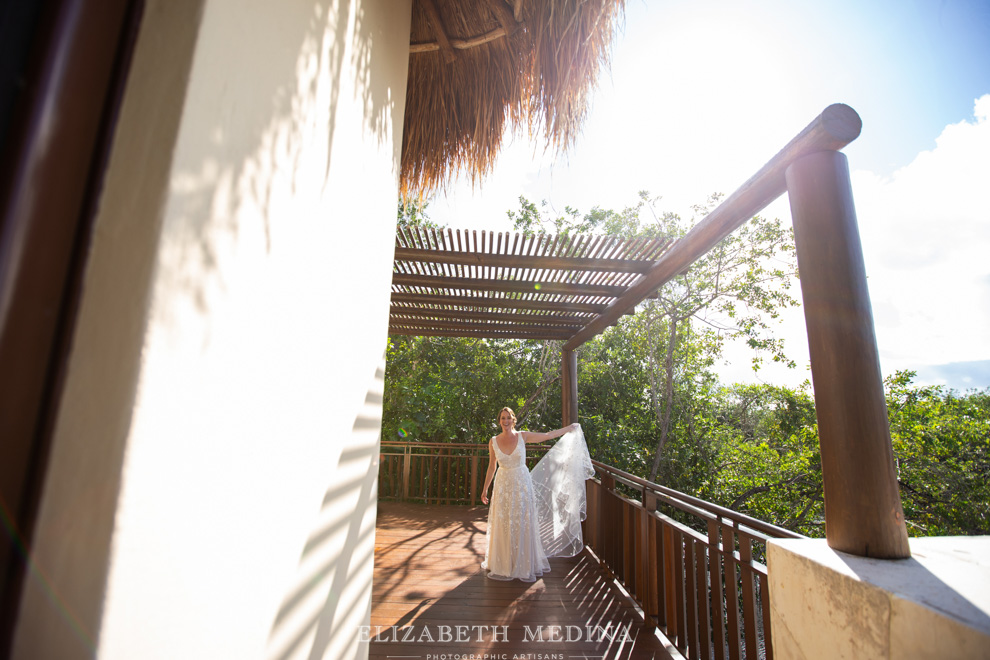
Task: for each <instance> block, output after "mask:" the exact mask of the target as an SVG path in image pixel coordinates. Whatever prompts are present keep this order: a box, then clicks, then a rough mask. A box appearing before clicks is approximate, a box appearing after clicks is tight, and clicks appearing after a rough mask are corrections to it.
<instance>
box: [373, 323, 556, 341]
mask: <svg viewBox="0 0 990 660" xmlns="http://www.w3.org/2000/svg"><path fill="white" fill-rule="evenodd" d="M388 334H390V335H405V336H409V337H485V338H488V339H566V338H568V337H570V333H560V332H550V331H546V332H515V331H513V332H505V331H501V332H497V331H494V330H444V329H435V330H434V329H430V328H417V327H412V328H410V327H404V326H389V329H388Z"/></svg>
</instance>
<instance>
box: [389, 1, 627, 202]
mask: <svg viewBox="0 0 990 660" xmlns="http://www.w3.org/2000/svg"><path fill="white" fill-rule="evenodd" d="M622 9H623V0H514V2H512V3H511V4H510V3H509V2H508V1H507V0H478V1H476V2H464V1H463V0H461V1H458V0H414V2H413V14H412V28H411V30H410V55H409V80H408V90H407V93H406V111H405V127H404V130H403V136H402V175H401V187H402V195H403V197H404V198H407V199H408V198H410V197H411V196H423V195H426V194H429V193H431V192H434V191H437V190H441V189H443V188H444V187H445V186H446V184H447V183H449V182H450V181H451V180H452V179H453V178H455V177H456V176H457V175H458V174H459V173H461V172H464V173H465V174H466V175H467V176H469V177H470V179H471V181H472V183H477V182H479V181H480V179H481V178H483V177H484V176H485V175H486V174H488V173H489V172H490V171H491V169H492V166H493V165H494V163H495V158H496V156H497V155H498V152H499V148H500V147H501V144H502V140H503V137H504V136H505V135H506V132H507V131H512V132H514V133H519V132H520V131H521V130H522V129H524V128H525V129H528V130H529V131H530V132H531V133H532V134H534V135H535V134H541V133H542V135H543V137H544V138H545V139H546V142H547V145H548V146H552V147H554V148H556V149H559V150H564V149H566V148H567V147H568V146H570V144H571V143H572V142H573V140H574V138H575V137H576V135H577V133H578V131H579V129H580V127H581V123H582V122H583V121H584V118H585V116H586V114H587V110H588V99H589V96H590V92H591V90H592V88H593V87H594V84H595V82H596V81H597V79H598V74H599V72H600V71H601V69H602V67H604V66H607V65H608V60H609V50H610V47H611V43H612V40H613V38H614V36H615V33H616V30H617V27H618V24H619V21H620V18H621V16H622Z"/></svg>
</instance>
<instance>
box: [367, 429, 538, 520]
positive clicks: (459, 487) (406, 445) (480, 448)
mask: <svg viewBox="0 0 990 660" xmlns="http://www.w3.org/2000/svg"><path fill="white" fill-rule="evenodd" d="M547 449H549V447H540V446H536V445H529V446H528V447H527V448H526V461H527V464H528V465H529V467H530V469H532V467H533V466H534V465H535V464H536V461H537V460H539V457H540V456H542V454H543V452H545V451H546V450H547ZM487 470H488V444H487V443H485V444H480V443H479V444H475V443H461V442H458V443H454V442H401V441H383V442H382V446H381V453H380V454H379V464H378V498H379V499H382V500H410V501H422V502H425V503H427V504H470V505H472V506H474V505H476V504H480V503H481V487H482V486H484V485H485V472H486V471H487Z"/></svg>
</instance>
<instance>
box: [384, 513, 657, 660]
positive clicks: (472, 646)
mask: <svg viewBox="0 0 990 660" xmlns="http://www.w3.org/2000/svg"><path fill="white" fill-rule="evenodd" d="M487 525H488V509H487V507H469V506H427V505H423V504H404V503H395V502H379V503H378V522H377V525H376V527H377V529H376V537H375V574H374V583H373V585H374V586H373V596H372V610H371V646H370V649H371V650H370V657H371V658H382V659H385V658H408V659H409V660H412V659H413V658H420V659H421V660H428V659H429V658H432V659H434V660H440V658H441V657H443V656H444V654H446V658H447V659H448V660H449V659H451V658H455V657H457V655H460V656H461V657H462V658H463V657H464V656H467V657H468V658H470V656H471V654H474V656H475V658H481V657H485V656H486V654H487V658H488V660H494V659H496V658H498V659H499V660H509V659H512V658H519V659H526V660H538V659H539V660H577V659H579V658H580V659H582V660H583V659H585V658H587V659H592V658H593V659H595V660H598V659H607V660H620V659H621V660H625V659H627V658H629V659H633V658H635V659H637V660H638V659H640V658H643V659H647V658H657V659H661V658H669V657H671V656H670V654H669V652H668V651H667V650H666V648H665V646H664V644H663V643H662V642H661V641H660V639H659V638H658V637H657V636H656V635H655V634H654V628H653V626H648V625H645V624H644V620H643V616H642V614H640V613H639V611H638V610H637V609H636V607H635V606H634V605H633V603H632V601H630V600H629V599H628V598H627V597H626V596H625V595H624V594H623V593H622V592H621V591H620V590H619V588H618V587H616V586H615V585H614V584H613V583H612V581H611V580H610V579H609V578H608V577H607V576H606V575H605V573H604V572H603V571H602V569H601V568H600V567H599V564H598V560H597V559H596V558H595V557H594V555H592V554H591V553H590V552H589V551H588V550H587V549H586V550H585V551H584V552H582V553H581V554H579V555H578V556H577V557H574V558H570V559H551V560H550V567H551V571H550V573H549V574H547V575H544V577H543V578H542V579H539V580H537V581H536V582H534V583H529V584H527V583H523V582H519V581H518V580H515V581H512V582H497V581H494V580H489V579H488V578H486V577H485V574H484V571H482V569H481V561H482V560H483V559H484V556H485V531H486V528H487ZM378 626H381V628H380V629H379V628H377V627H378ZM458 626H462V628H458ZM459 634H460V638H458V635H459ZM541 639H542V641H541Z"/></svg>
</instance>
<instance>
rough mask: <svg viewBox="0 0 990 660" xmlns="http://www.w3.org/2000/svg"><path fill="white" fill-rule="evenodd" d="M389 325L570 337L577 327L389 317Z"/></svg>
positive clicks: (395, 326) (394, 326)
mask: <svg viewBox="0 0 990 660" xmlns="http://www.w3.org/2000/svg"><path fill="white" fill-rule="evenodd" d="M389 327H393V328H435V329H438V330H481V331H485V332H487V331H489V330H491V331H495V332H546V333H548V334H552V335H554V336H556V337H570V336H571V335H573V334H574V331H575V330H576V329H577V328H574V329H570V328H567V327H561V326H559V325H555V326H545V325H539V324H534V323H494V322H491V323H487V322H485V321H440V320H436V319H428V320H425V321H423V320H417V319H402V318H390V319H389Z"/></svg>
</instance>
